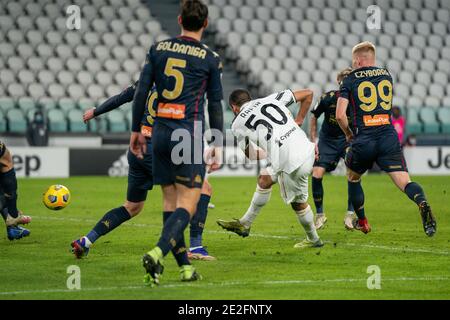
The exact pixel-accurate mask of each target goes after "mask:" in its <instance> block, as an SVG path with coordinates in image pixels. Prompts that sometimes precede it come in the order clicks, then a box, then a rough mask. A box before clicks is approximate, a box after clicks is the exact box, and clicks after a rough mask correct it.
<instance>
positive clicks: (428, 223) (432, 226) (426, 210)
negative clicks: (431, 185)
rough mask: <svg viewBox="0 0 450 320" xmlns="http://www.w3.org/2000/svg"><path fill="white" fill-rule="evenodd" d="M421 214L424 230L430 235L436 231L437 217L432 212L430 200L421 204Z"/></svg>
mask: <svg viewBox="0 0 450 320" xmlns="http://www.w3.org/2000/svg"><path fill="white" fill-rule="evenodd" d="M419 210H420V215H421V217H422V224H423V230H424V231H425V234H426V235H427V236H429V237H432V236H434V234H435V233H436V219H435V218H434V216H433V213H432V212H431V207H430V205H429V204H428V202H426V201H424V202H422V203H421V204H420V205H419Z"/></svg>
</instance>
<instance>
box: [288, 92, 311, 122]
mask: <svg viewBox="0 0 450 320" xmlns="http://www.w3.org/2000/svg"><path fill="white" fill-rule="evenodd" d="M292 93H293V94H294V97H295V100H296V101H297V103H300V109H299V110H298V114H297V116H296V117H295V122H296V123H297V124H298V125H299V126H301V125H302V124H303V121H304V120H305V117H306V114H307V113H308V110H309V108H310V107H311V103H312V101H313V96H314V93H313V92H312V90H310V89H302V90H297V91H293V92H292Z"/></svg>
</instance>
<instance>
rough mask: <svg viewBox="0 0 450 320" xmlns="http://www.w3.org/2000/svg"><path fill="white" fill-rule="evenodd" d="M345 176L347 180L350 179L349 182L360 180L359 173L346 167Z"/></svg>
mask: <svg viewBox="0 0 450 320" xmlns="http://www.w3.org/2000/svg"><path fill="white" fill-rule="evenodd" d="M347 178H348V181H350V182H358V181H360V180H361V175H360V174H358V173H356V172H354V171H352V170H350V169H348V170H347Z"/></svg>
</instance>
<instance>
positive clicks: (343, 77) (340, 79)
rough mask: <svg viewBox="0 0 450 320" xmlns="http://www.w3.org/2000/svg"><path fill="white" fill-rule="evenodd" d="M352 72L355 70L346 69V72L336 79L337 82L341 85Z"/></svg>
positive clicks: (338, 75) (340, 73)
mask: <svg viewBox="0 0 450 320" xmlns="http://www.w3.org/2000/svg"><path fill="white" fill-rule="evenodd" d="M352 70H353V69H352V68H350V67H348V68H345V69H344V70H342V71H340V72H339V73H338V74H337V77H336V80H337V82H338V83H339V84H341V82H342V80H344V79H345V77H346V76H348V75H349V74H350V72H352Z"/></svg>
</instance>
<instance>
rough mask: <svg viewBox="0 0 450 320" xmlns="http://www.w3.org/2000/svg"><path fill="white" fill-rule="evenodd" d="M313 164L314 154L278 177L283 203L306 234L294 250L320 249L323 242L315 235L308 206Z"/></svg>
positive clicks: (312, 215)
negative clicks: (294, 215)
mask: <svg viewBox="0 0 450 320" xmlns="http://www.w3.org/2000/svg"><path fill="white" fill-rule="evenodd" d="M313 164H314V154H313V153H312V154H311V157H310V158H309V159H308V160H307V161H306V162H305V163H303V164H302V165H301V166H300V167H299V168H298V169H297V170H295V171H294V172H292V173H290V174H287V173H285V172H281V173H280V175H279V177H278V182H279V184H280V193H281V197H282V198H283V200H284V202H285V203H287V204H290V205H291V207H292V209H293V210H294V212H295V214H296V216H297V220H298V222H299V224H300V225H301V226H302V228H303V230H305V233H306V239H305V240H303V241H302V242H300V243H297V244H296V245H295V246H294V247H295V248H299V249H300V248H306V247H321V246H323V242H322V241H321V240H320V237H319V235H318V234H317V230H316V226H315V224H314V213H313V211H312V209H311V206H310V205H309V204H308V202H307V201H308V180H309V176H310V174H311V172H312V168H313Z"/></svg>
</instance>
